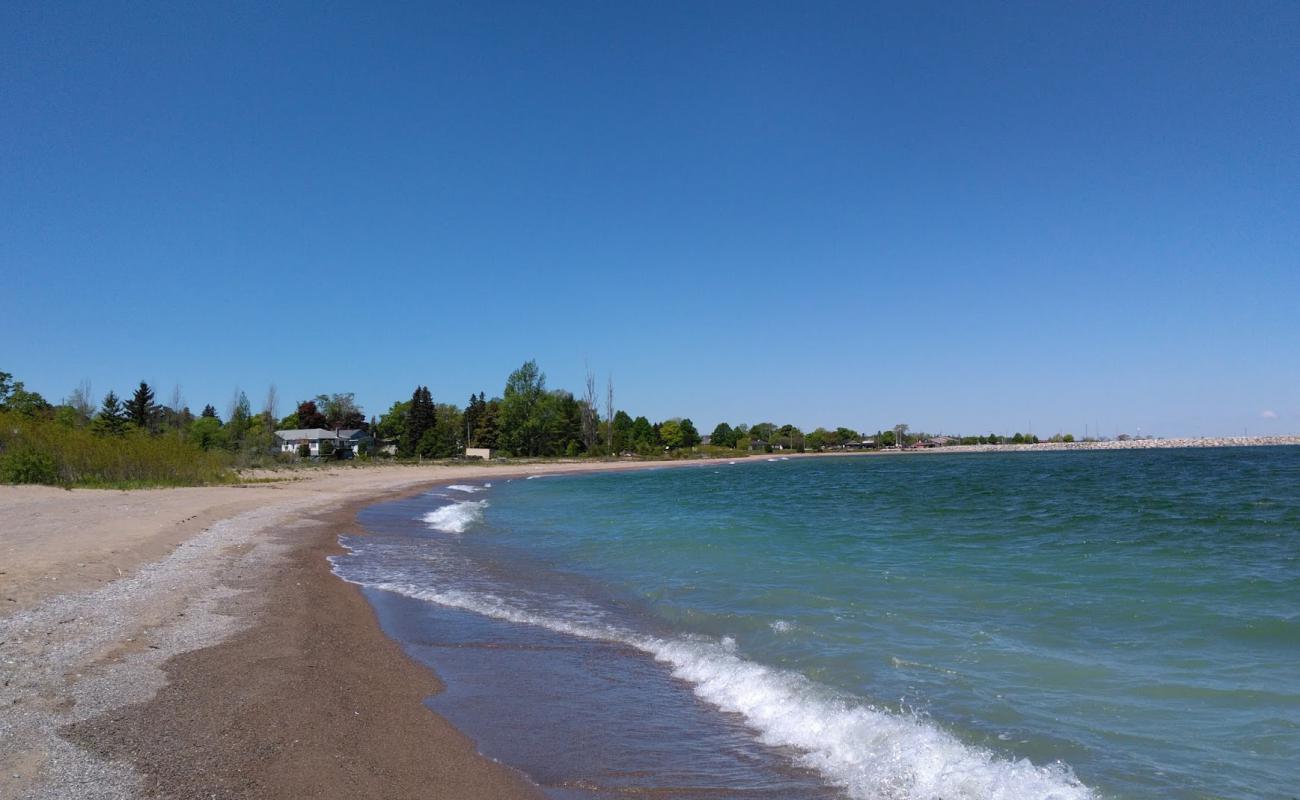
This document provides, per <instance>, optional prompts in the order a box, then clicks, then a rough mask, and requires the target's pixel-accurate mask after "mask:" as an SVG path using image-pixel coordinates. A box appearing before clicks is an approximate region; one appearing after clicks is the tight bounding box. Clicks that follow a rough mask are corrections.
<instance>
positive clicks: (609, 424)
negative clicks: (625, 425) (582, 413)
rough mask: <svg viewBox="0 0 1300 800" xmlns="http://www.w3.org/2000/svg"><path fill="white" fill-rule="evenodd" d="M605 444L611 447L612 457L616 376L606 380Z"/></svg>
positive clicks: (612, 453)
mask: <svg viewBox="0 0 1300 800" xmlns="http://www.w3.org/2000/svg"><path fill="white" fill-rule="evenodd" d="M605 440H606V441H605V444H606V445H608V446H609V454H610V455H618V454H617V453H615V452H614V376H613V375H612V374H611V375H610V376H609V377H608V378H606V379H605Z"/></svg>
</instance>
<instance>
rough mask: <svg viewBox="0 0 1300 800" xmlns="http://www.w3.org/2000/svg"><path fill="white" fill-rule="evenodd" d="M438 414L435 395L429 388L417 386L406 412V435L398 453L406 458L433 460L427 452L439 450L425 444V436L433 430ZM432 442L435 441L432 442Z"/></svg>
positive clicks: (435, 446)
mask: <svg viewBox="0 0 1300 800" xmlns="http://www.w3.org/2000/svg"><path fill="white" fill-rule="evenodd" d="M437 416H438V412H437V409H436V408H435V407H434V405H433V395H432V394H430V393H429V387H428V386H417V387H415V391H414V392H412V393H411V407H410V408H409V409H407V412H406V434H405V437H404V438H403V440H402V442H401V443H400V445H399V450H398V452H399V453H401V455H402V456H404V457H406V458H410V457H412V456H417V455H418V456H420V457H421V458H432V457H433V456H428V455H425V453H426V452H433V451H434V450H436V449H437V445H436V444H428V445H427V446H426V444H425V436H426V434H428V433H429V431H431V430H433V426H434V424H435V423H436V422H437ZM430 441H431V442H432V441H434V440H432V439H431V440H430Z"/></svg>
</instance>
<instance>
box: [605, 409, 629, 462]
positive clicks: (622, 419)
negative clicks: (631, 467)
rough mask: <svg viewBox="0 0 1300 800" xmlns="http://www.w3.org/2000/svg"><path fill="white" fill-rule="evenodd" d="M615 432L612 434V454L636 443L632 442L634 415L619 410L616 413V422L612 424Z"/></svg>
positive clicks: (610, 439)
mask: <svg viewBox="0 0 1300 800" xmlns="http://www.w3.org/2000/svg"><path fill="white" fill-rule="evenodd" d="M611 427H612V428H613V433H612V434H611V435H610V438H609V441H610V447H611V453H610V454H611V455H617V454H618V453H621V452H623V451H624V450H627V449H629V448H631V447H633V446H634V445H633V444H632V439H633V436H632V428H633V424H632V417H631V415H629V414H628V413H627V412H626V411H619V412H617V413H615V414H614V423H613V425H612V426H611Z"/></svg>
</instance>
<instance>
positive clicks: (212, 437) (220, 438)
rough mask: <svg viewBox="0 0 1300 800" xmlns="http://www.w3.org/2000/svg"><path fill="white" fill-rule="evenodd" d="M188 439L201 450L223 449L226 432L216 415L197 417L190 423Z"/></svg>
mask: <svg viewBox="0 0 1300 800" xmlns="http://www.w3.org/2000/svg"><path fill="white" fill-rule="evenodd" d="M190 441H192V442H194V443H195V444H197V445H198V446H199V447H200V448H201V449H203V450H224V449H225V447H226V432H225V430H224V429H223V428H222V427H221V420H219V419H217V417H216V415H215V414H214V415H213V416H210V417H199V418H198V419H196V420H194V421H193V422H191V423H190Z"/></svg>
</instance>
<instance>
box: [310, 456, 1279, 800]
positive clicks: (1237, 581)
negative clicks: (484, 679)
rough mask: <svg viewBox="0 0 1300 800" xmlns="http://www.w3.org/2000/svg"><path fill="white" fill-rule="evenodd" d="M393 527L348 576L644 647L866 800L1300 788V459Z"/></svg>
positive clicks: (615, 499) (1141, 459) (651, 489)
mask: <svg viewBox="0 0 1300 800" xmlns="http://www.w3.org/2000/svg"><path fill="white" fill-rule="evenodd" d="M387 513H388V516H387V517H384V516H383V514H379V515H378V516H376V517H375V519H374V520H373V521H374V522H375V525H376V527H377V528H379V529H384V530H387V531H388V532H389V533H390V536H388V537H387V538H385V537H383V536H380V537H374V538H372V539H371V540H369V541H364V540H349V541H347V542H346V543H347V544H348V545H349V546H350V547H352V548H353V554H352V555H350V556H347V557H344V558H342V559H339V560H338V562H336V569H337V570H338V571H339V572H340V574H341V575H343V576H344V577H347V578H349V579H351V580H355V581H358V582H360V583H364V584H367V585H368V586H371V587H374V588H377V589H380V590H384V591H387V592H392V593H398V594H401V595H404V596H405V597H407V598H415V599H417V600H420V601H422V602H425V603H428V604H432V605H434V606H441V607H444V608H455V609H459V610H461V611H468V612H473V613H475V614H477V615H479V616H482V617H484V618H486V619H492V620H497V621H501V622H504V623H508V624H511V625H514V626H521V627H522V628H523V629H528V628H533V629H536V630H538V631H539V633H540V632H543V631H544V632H545V635H546V636H557V635H558V636H561V637H570V638H574V639H582V640H585V641H605V642H611V643H617V644H619V645H621V646H624V648H625V649H631V650H633V651H635V652H637V653H640V654H643V655H644V657H645V658H647V659H648V660H649V659H653V662H654V663H656V664H659V665H660V668H661V669H662V670H664V671H665V672H666V673H669V674H671V675H672V676H673V677H674V678H675V679H676V680H675V681H674V682H672V685H676V686H679V687H680V691H683V692H686V691H689V692H691V693H692V695H693V696H694V697H695V698H696V699H697V700H698V701H699V702H700V703H701V704H702V705H703V706H705V707H707V708H710V709H714V710H715V711H716V712H717V713H718V714H719V715H724V716H726V718H727V719H730V720H736V721H739V723H740V725H741V726H742V728H743V729H744V730H745V731H747V732H748V735H751V736H752V737H753V739H754V740H755V741H756V742H759V743H761V744H762V745H764V746H767V747H770V748H775V749H774V750H773V752H776V753H778V754H785V755H783V756H780V757H786V758H788V759H789V760H790V761H791V762H792V764H793V765H794V766H795V767H797V768H801V769H806V770H809V771H811V772H812V773H813V774H816V775H817V776H819V778H820V780H821V781H822V782H824V784H825V785H826V786H828V787H832V788H833V789H834V790H836V791H838V792H840V793H842V794H843V795H844V796H847V797H852V798H877V797H887V798H940V797H943V798H949V797H951V798H956V797H971V798H975V797H980V798H992V797H1007V798H1012V797H1015V798H1030V797H1042V798H1047V797H1055V798H1067V797H1114V798H1156V797H1161V798H1204V797H1232V798H1290V797H1295V796H1297V785H1300V766H1297V765H1298V764H1300V666H1298V665H1300V448H1290V447H1288V448H1236V449H1214V450H1210V449H1206V450H1164V451H1138V452H1134V451H1128V452H1109V453H1107V452H1093V453H1041V454H987V455H985V454H961V455H920V456H916V457H860V458H837V459H809V460H792V461H767V460H763V461H757V462H755V461H753V460H748V461H742V462H741V463H738V464H736V465H724V466H710V467H704V468H700V467H687V468H681V469H661V470H653V471H645V472H638V473H635V474H621V475H612V474H605V475H591V476H582V477H558V476H557V477H548V478H543V479H539V480H515V481H510V482H503V481H498V482H496V483H495V484H494V485H491V486H484V485H482V484H475V485H467V486H462V487H458V488H452V489H447V490H442V491H439V492H435V493H433V494H431V495H428V496H425V497H423V498H419V499H417V500H416V501H407V503H405V504H398V505H397V506H395V507H393V508H390V509H389V511H388V512H387ZM385 520H386V522H385ZM363 521H365V520H364V518H363ZM385 524H387V525H388V527H387V528H385ZM368 527H369V525H368ZM435 666H436V663H435ZM662 691H670V690H668V689H665V690H662ZM692 724H693V725H696V726H697V727H698V726H699V724H698V723H692ZM610 735H616V733H615V732H611V734H610ZM556 757H559V756H556Z"/></svg>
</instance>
